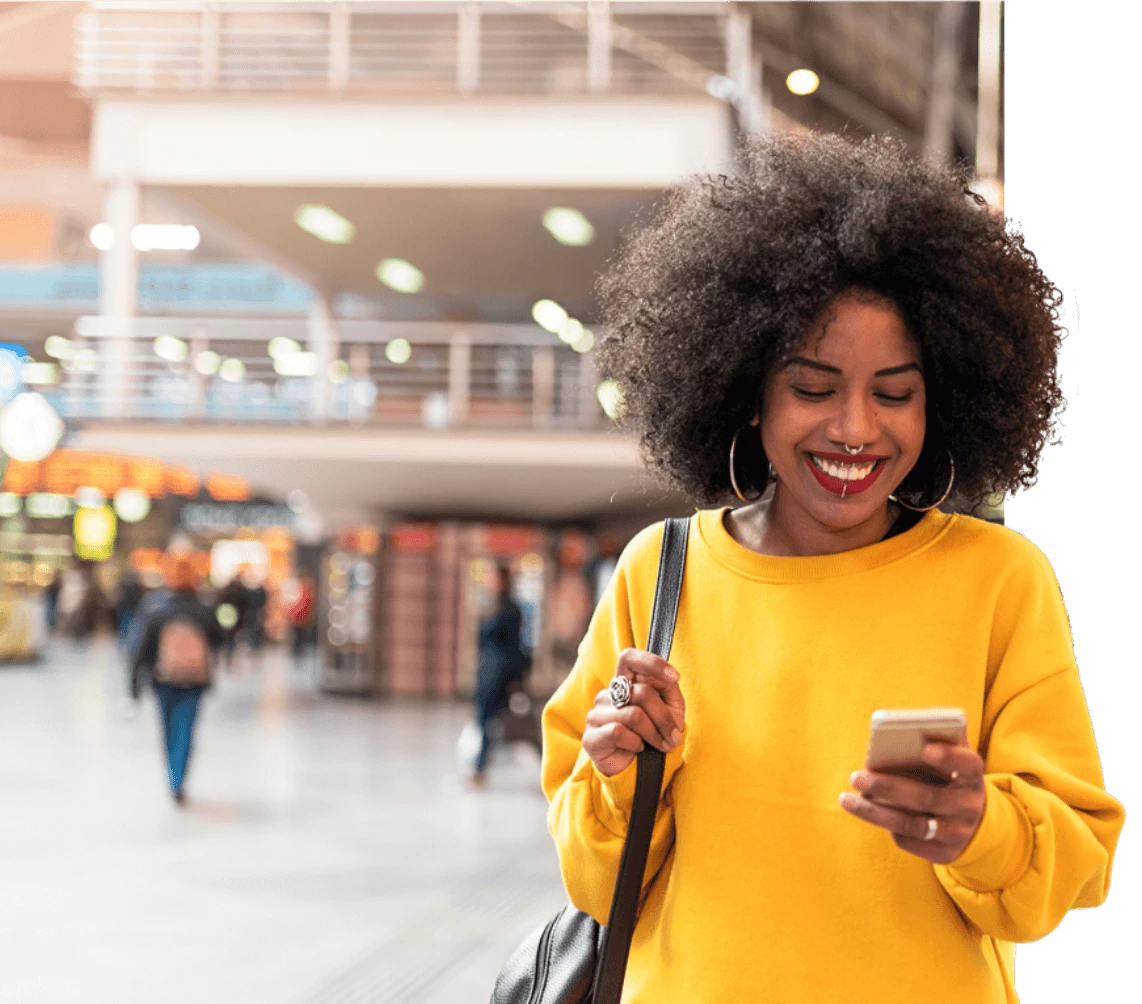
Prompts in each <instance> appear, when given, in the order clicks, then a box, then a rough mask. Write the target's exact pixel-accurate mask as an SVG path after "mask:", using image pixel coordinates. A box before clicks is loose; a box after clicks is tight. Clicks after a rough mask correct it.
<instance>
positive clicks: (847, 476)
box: [809, 453, 876, 481]
mask: <svg viewBox="0 0 1142 1004" xmlns="http://www.w3.org/2000/svg"><path fill="white" fill-rule="evenodd" d="M809 459H810V460H812V461H813V463H814V465H815V466H816V468H817V470H819V471H824V473H826V474H828V475H829V477H831V478H836V479H837V480H838V481H863V480H864V479H865V478H867V477H868V476H869V475H870V474H871V473H872V470H873V468H874V467H876V461H873V462H872V463H871V464H868V463H865V464H842V463H838V462H836V461H833V460H822V459H821V458H820V457H818V456H817V455H816V454H813V453H810V454H809Z"/></svg>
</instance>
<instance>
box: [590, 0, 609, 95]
mask: <svg viewBox="0 0 1142 1004" xmlns="http://www.w3.org/2000/svg"><path fill="white" fill-rule="evenodd" d="M587 87H588V89H589V90H592V91H608V90H610V88H611V5H610V4H609V3H608V2H607V0H590V2H589V3H588V4H587Z"/></svg>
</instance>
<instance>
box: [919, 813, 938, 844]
mask: <svg viewBox="0 0 1142 1004" xmlns="http://www.w3.org/2000/svg"><path fill="white" fill-rule="evenodd" d="M939 828H940V824H939V821H938V820H937V819H936V817H935V816H929V817H928V832H927V833H925V834H924V836H922V837H921V838H920V839H921V840H935V839H936V831H937V830H939Z"/></svg>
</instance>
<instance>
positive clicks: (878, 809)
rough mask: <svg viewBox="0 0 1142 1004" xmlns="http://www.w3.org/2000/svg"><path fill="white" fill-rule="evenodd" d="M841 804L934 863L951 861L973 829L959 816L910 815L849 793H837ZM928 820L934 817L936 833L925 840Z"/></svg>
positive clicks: (905, 848) (906, 848) (901, 844)
mask: <svg viewBox="0 0 1142 1004" xmlns="http://www.w3.org/2000/svg"><path fill="white" fill-rule="evenodd" d="M841 807H842V808H844V810H845V811H846V812H849V813H851V814H852V815H854V816H856V817H857V818H858V819H863V820H864V821H865V822H866V823H872V824H873V825H874V826H879V827H881V828H882V829H885V830H888V832H889V833H891V834H892V836H893V839H894V840H895V841H896V843H897V845H898V846H900V847H901V848H903V849H904V850H907V851H910V852H911V853H913V854H917V855H919V856H920V857H922V858H927V859H928V860H930V861H936V862H938V863H946V861H953V860H955V858H956V857H957V856H958V854H959V852H960V850H961V849H962V848H963V847H964V845H965V844H966V843H967V840H968V839H970V836H971V833H972V832H973V831H974V827H969V825H968V824H967V823H965V822H963V821H962V820H959V819H949V818H945V817H937V816H934V815H933V816H918V815H913V814H912V813H909V812H903V811H902V810H900V809H896V808H893V807H891V806H888V805H880V804H878V803H877V802H873V801H872V800H870V799H868V798H864V797H862V796H860V795H854V794H853V793H852V792H845V793H844V794H843V795H842V796H841ZM930 819H935V820H936V834H935V836H934V837H932V839H930V840H929V839H926V838H927V836H928V832H929V824H928V821H929V820H930ZM945 859H946V860H945Z"/></svg>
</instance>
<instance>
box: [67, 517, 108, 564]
mask: <svg viewBox="0 0 1142 1004" xmlns="http://www.w3.org/2000/svg"><path fill="white" fill-rule="evenodd" d="M115 531H116V519H115V513H114V511H113V510H112V508H111V507H110V506H109V505H104V506H100V507H99V508H98V509H79V510H77V512H76V514H75V553H76V556H77V557H79V558H83V559H84V560H85V561H106V560H107V559H108V558H110V557H111V555H112V554H114V553H115Z"/></svg>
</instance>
